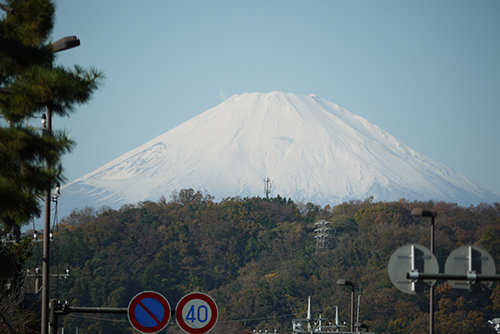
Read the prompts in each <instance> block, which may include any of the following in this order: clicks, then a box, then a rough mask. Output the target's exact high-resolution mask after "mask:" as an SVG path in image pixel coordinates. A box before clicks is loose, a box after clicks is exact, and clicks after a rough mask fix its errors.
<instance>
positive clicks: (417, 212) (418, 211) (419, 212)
mask: <svg viewBox="0 0 500 334" xmlns="http://www.w3.org/2000/svg"><path fill="white" fill-rule="evenodd" d="M411 214H412V215H413V216H416V217H431V240H430V244H431V245H430V246H431V247H430V248H431V253H432V254H434V218H436V216H437V212H436V211H434V210H424V209H423V208H415V209H413V210H412V211H411ZM429 313H430V314H429V334H434V285H431V287H430V291H429Z"/></svg>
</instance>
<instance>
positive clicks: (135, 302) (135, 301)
mask: <svg viewBox="0 0 500 334" xmlns="http://www.w3.org/2000/svg"><path fill="white" fill-rule="evenodd" d="M147 298H152V299H154V300H155V301H157V302H159V303H160V304H161V306H162V307H163V311H164V314H163V318H162V319H161V320H160V319H156V318H155V319H156V322H157V323H158V324H157V325H155V326H151V327H147V326H144V325H142V324H141V323H140V322H139V320H138V319H137V317H136V310H137V307H138V306H139V307H141V308H143V309H144V310H145V311H146V312H147V313H150V311H149V310H148V309H147V306H146V305H144V304H143V303H142V301H143V300H144V299H147ZM150 314H151V313H150ZM170 315H171V309H170V304H169V303H168V300H167V299H166V298H165V297H164V296H163V295H161V294H160V293H158V292H155V291H144V292H141V293H138V294H137V295H136V296H135V297H134V298H132V300H131V301H130V303H129V305H128V309H127V317H128V320H129V322H130V324H131V325H132V326H133V327H134V328H135V329H136V330H138V331H139V332H142V333H147V334H150V333H157V332H159V331H161V330H163V329H164V328H165V327H166V326H167V325H168V322H169V321H170ZM152 316H154V315H152Z"/></svg>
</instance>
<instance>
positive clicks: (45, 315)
mask: <svg viewBox="0 0 500 334" xmlns="http://www.w3.org/2000/svg"><path fill="white" fill-rule="evenodd" d="M45 131H46V135H47V136H50V134H51V133H52V110H51V109H50V108H47V128H46V129H45ZM45 168H46V169H47V171H48V170H50V164H49V162H48V160H46V162H45ZM50 191H51V189H50V188H49V189H46V190H45V216H44V232H43V269H42V334H48V327H49V326H48V325H49V323H48V321H49V288H50V282H49V280H50V272H49V268H50Z"/></svg>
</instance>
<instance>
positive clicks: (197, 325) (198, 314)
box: [175, 292, 219, 334]
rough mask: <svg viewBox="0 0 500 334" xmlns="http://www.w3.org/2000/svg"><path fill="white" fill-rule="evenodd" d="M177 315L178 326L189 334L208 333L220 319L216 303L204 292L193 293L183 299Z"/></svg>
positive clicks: (176, 311)
mask: <svg viewBox="0 0 500 334" xmlns="http://www.w3.org/2000/svg"><path fill="white" fill-rule="evenodd" d="M175 313H176V319H177V324H178V325H179V327H180V328H181V329H182V330H183V331H184V332H186V333H188V334H204V333H208V332H209V331H210V330H212V329H213V328H214V326H215V324H216V323H217V319H218V317H219V310H218V309H217V305H216V304H215V301H214V300H213V299H212V298H211V297H210V296H209V295H207V294H204V293H202V292H192V293H190V294H187V295H185V296H184V297H182V299H181V300H179V302H178V303H177V307H176V308H175Z"/></svg>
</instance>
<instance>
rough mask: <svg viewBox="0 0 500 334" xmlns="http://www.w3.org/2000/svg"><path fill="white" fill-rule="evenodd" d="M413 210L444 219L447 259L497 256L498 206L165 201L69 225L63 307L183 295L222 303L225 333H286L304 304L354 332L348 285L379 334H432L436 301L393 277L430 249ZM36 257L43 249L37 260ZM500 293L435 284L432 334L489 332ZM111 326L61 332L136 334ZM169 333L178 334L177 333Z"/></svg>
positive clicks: (186, 196) (72, 322) (76, 216)
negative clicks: (342, 283)
mask: <svg viewBox="0 0 500 334" xmlns="http://www.w3.org/2000/svg"><path fill="white" fill-rule="evenodd" d="M416 206H424V207H427V208H435V209H437V210H438V216H437V217H436V248H437V249H439V251H440V252H441V253H442V254H448V255H449V254H450V253H451V252H452V251H453V250H454V249H456V248H457V247H459V246H462V245H463V243H464V242H470V244H477V245H479V246H481V247H483V248H485V249H488V250H489V251H491V254H492V255H493V256H494V257H495V256H496V253H495V249H497V248H498V244H499V242H500V241H499V240H500V239H498V238H495V237H494V236H495V233H496V230H497V229H498V226H499V224H498V219H499V217H500V210H499V207H498V205H496V204H495V205H485V204H481V205H478V206H471V207H468V208H464V207H460V206H457V205H454V204H450V203H443V202H436V203H435V202H409V201H406V200H404V199H403V200H401V201H397V202H374V201H373V200H372V199H367V200H364V201H351V202H346V203H342V204H340V205H337V206H333V207H330V206H326V207H324V208H322V207H320V206H318V205H315V204H313V203H293V202H292V201H291V200H289V199H286V200H283V199H263V198H258V197H253V198H238V197H236V198H226V199H223V200H222V201H220V202H215V201H214V200H213V198H212V197H210V196H209V195H206V194H202V193H200V192H196V191H194V190H192V189H184V190H181V191H179V192H177V193H174V194H173V196H171V198H170V199H169V200H167V199H161V200H159V201H158V202H143V203H137V204H134V205H132V204H131V205H126V206H123V207H122V208H121V209H119V210H111V209H105V208H104V209H99V210H95V209H91V208H83V209H81V210H75V211H74V212H73V213H72V214H71V215H70V216H68V217H66V218H64V219H63V220H62V222H61V224H60V226H59V231H58V232H57V237H56V240H57V241H56V244H57V249H58V261H59V266H60V267H62V268H65V267H66V266H67V265H69V266H70V267H71V268H72V270H71V271H72V274H71V278H70V279H69V280H68V281H67V282H60V283H59V296H58V297H59V298H61V299H66V300H68V302H69V303H70V304H71V305H74V306H94V307H101V306H102V307H103V306H109V307H126V306H127V305H128V303H129V302H130V299H131V298H132V297H133V296H134V295H135V294H137V293H139V292H141V291H145V290H155V291H158V292H160V293H162V294H163V295H164V296H166V297H167V299H168V300H169V302H170V303H171V305H176V303H177V302H178V300H179V299H180V298H181V297H182V296H183V295H184V294H187V293H189V292H193V291H201V292H206V293H209V294H210V295H211V296H212V297H213V298H214V299H215V300H216V302H217V304H218V307H219V311H220V319H219V324H218V325H217V326H216V329H214V330H216V331H218V332H224V331H225V330H228V331H232V332H237V333H251V331H252V330H253V329H256V330H262V331H263V332H264V331H265V330H266V329H267V330H269V331H270V332H273V330H274V329H277V331H278V332H280V333H287V332H291V320H292V319H294V318H304V317H305V315H306V314H305V313H306V310H307V298H308V296H311V299H312V305H313V314H314V316H315V317H317V316H318V315H319V314H322V317H323V318H330V319H332V318H333V317H334V316H335V306H339V310H340V318H341V321H347V322H348V321H349V317H350V291H349V289H344V288H341V287H338V286H337V284H336V281H337V280H338V279H339V278H345V279H348V280H352V281H355V282H356V285H357V288H356V294H358V293H359V290H358V289H361V298H360V300H361V305H360V320H361V321H362V322H363V323H365V324H367V325H368V326H369V327H370V330H371V331H374V332H376V333H379V334H384V333H387V334H388V333H428V321H429V295H428V293H424V294H422V295H407V294H404V293H402V292H401V291H399V290H398V289H397V288H395V287H394V286H393V285H392V283H391V281H390V279H389V277H388V273H387V264H388V260H389V258H390V256H391V255H392V253H393V252H394V251H395V250H396V249H397V248H399V247H400V246H402V245H404V244H407V243H420V244H422V245H428V244H429V222H428V221H427V220H425V219H419V218H416V217H414V216H412V215H411V210H412V209H413V208H414V207H416ZM318 219H326V220H328V221H330V222H331V224H330V227H331V228H332V230H331V235H332V237H331V239H330V243H329V247H328V249H326V250H324V251H320V252H317V251H316V243H315V239H314V236H315V233H314V229H315V225H314V223H315V222H316V221H317V220H318ZM38 251H39V250H38ZM54 256H56V255H54ZM37 259H38V261H39V259H40V254H38V253H37V250H36V249H35V254H34V256H33V258H32V260H33V261H34V263H36V260H37ZM495 259H496V260H497V261H500V260H499V259H497V258H495ZM54 261H55V262H57V261H56V259H55V258H54ZM499 291H500V290H499V289H498V285H494V286H493V287H492V288H491V289H485V290H484V291H481V292H479V293H477V294H471V293H468V292H466V291H463V290H454V289H452V288H451V287H450V286H449V285H448V284H447V283H446V282H439V284H438V286H437V287H436V320H435V322H436V325H435V327H436V333H453V331H454V330H455V329H457V328H467V332H473V333H489V332H490V330H491V329H490V328H489V327H488V325H487V323H486V321H487V320H489V319H492V318H494V317H497V312H498V309H499V307H500V306H499V305H500V304H499V300H500V298H499V295H500V293H499ZM106 319H107V320H103V321H100V322H99V321H97V322H96V321H92V322H89V321H86V320H85V319H83V318H81V317H77V316H72V315H68V316H65V317H64V318H62V319H60V321H61V325H60V327H66V328H67V329H69V328H74V327H79V328H80V329H81V330H85V331H86V332H88V333H99V332H106V333H126V332H127V331H130V325H129V324H128V323H127V322H126V320H124V319H123V318H120V317H118V316H109V317H107V318H106ZM447 330H449V331H447ZM167 332H168V333H180V331H179V330H178V328H177V327H176V326H175V325H174V324H173V325H171V326H169V327H168V330H167Z"/></svg>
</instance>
